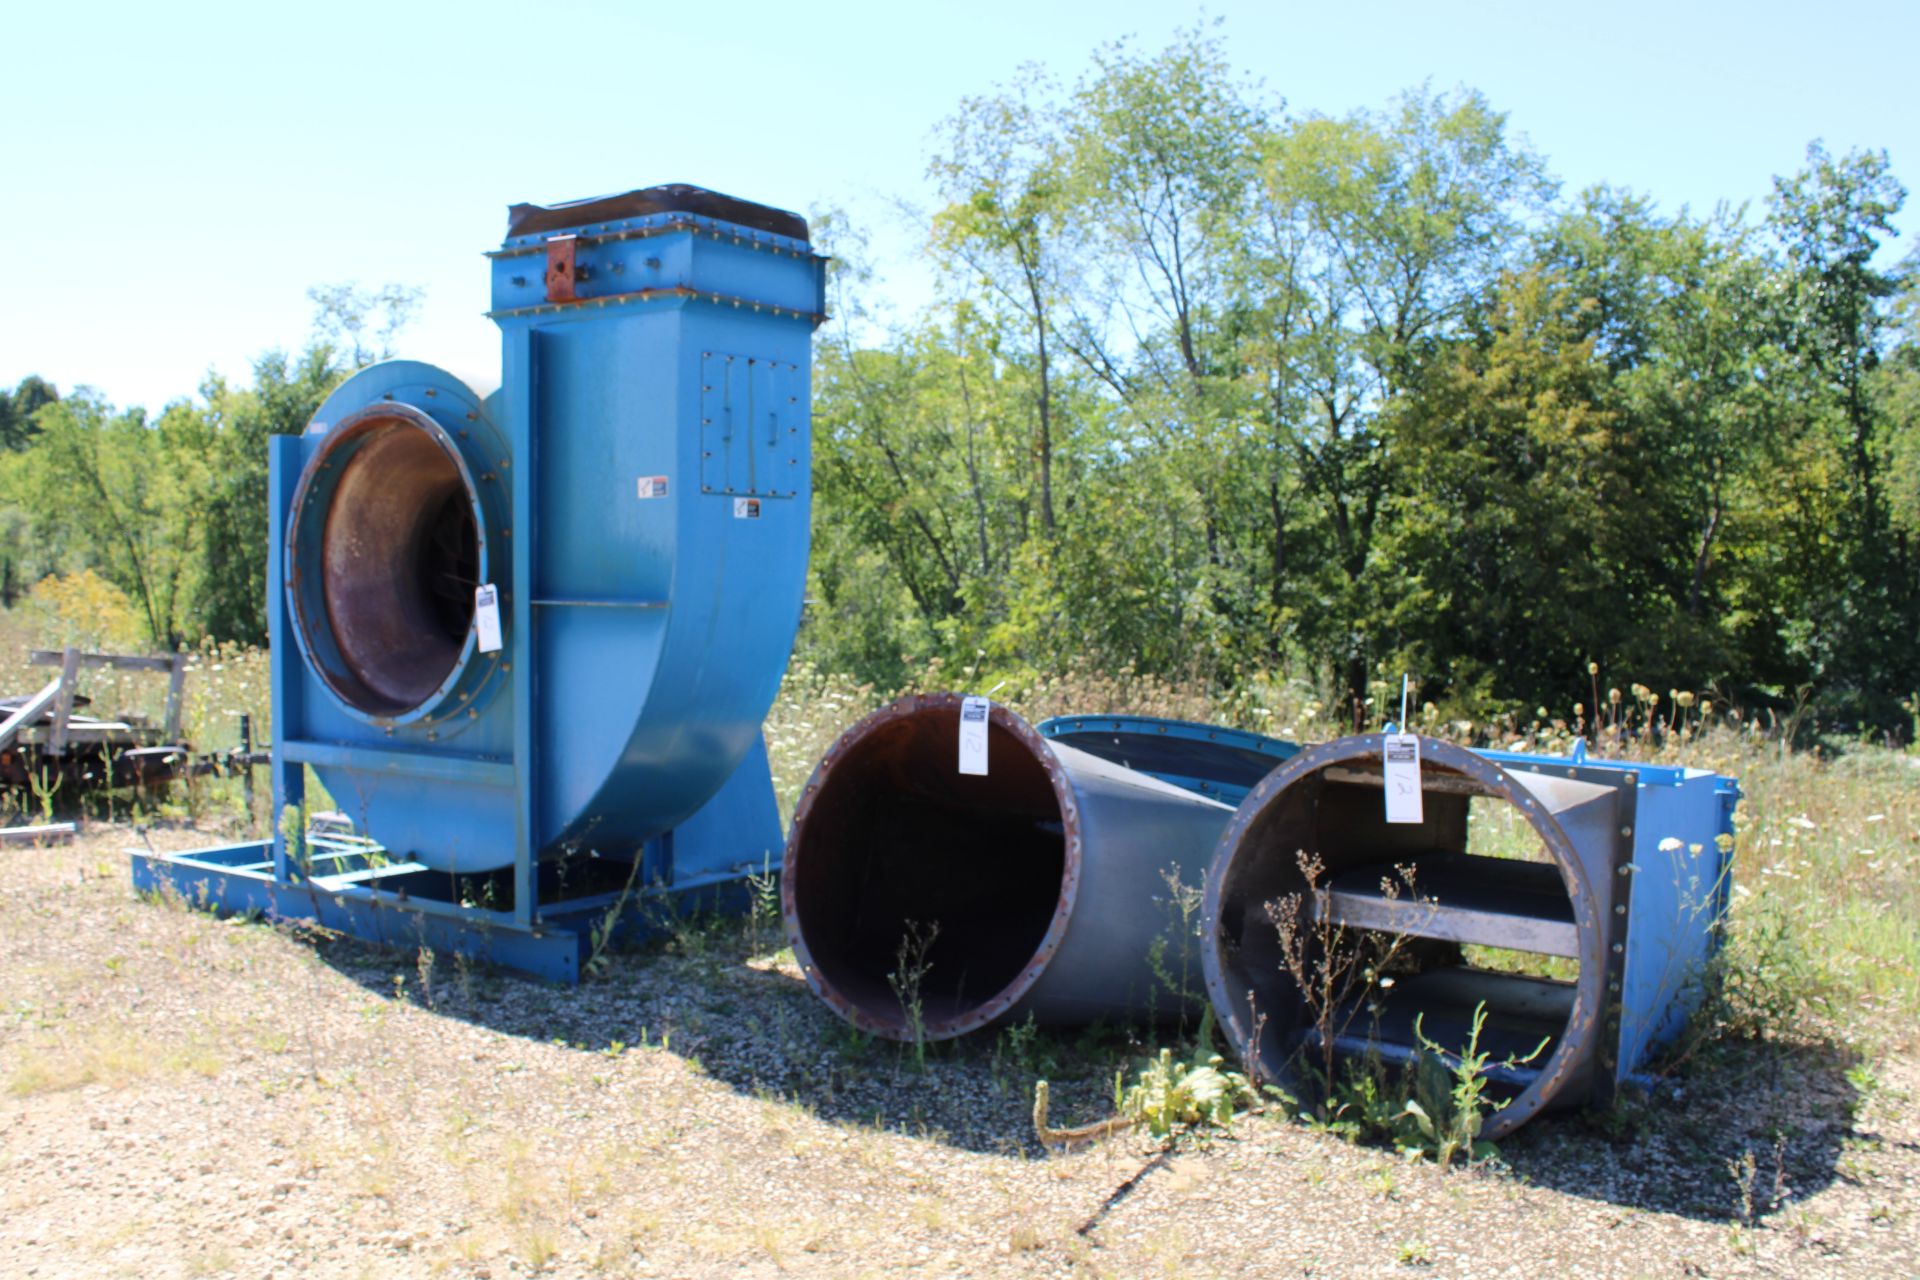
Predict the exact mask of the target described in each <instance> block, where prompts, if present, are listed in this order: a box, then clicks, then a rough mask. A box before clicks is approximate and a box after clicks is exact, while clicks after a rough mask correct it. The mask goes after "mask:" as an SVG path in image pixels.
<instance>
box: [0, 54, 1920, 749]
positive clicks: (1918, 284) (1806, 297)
mask: <svg viewBox="0 0 1920 1280" xmlns="http://www.w3.org/2000/svg"><path fill="white" fill-rule="evenodd" d="M1699 123H1700V125H1701V136H1702V145H1707V142H1706V138H1707V136H1708V133H1709V132H1710V131H1709V130H1708V129H1707V128H1706V127H1705V124H1706V122H1699ZM1677 127H1680V128H1686V127H1688V126H1687V125H1686V123H1685V122H1681V123H1680V124H1679V125H1678V126H1677ZM936 138H937V141H936V143H935V145H934V147H933V154H932V156H931V158H930V160H929V174H930V177H931V178H932V180H933V184H934V188H935V190H937V192H938V197H939V200H938V207H937V208H936V209H935V210H934V211H933V212H932V213H931V215H930V217H928V218H927V219H926V246H925V253H926V254H927V255H928V259H929V261H930V263H931V264H932V266H933V268H934V271H935V279H936V282H937V283H936V288H935V291H934V297H933V299H932V301H930V302H929V303H928V304H926V305H925V306H923V307H921V308H919V309H918V310H917V311H915V312H914V313H912V314H911V315H909V316H907V317H906V318H904V319H890V320H885V321H883V320H881V319H879V318H878V316H877V313H876V311H875V310H874V309H873V308H872V306H871V304H872V303H873V301H874V299H875V296H876V295H875V292H874V291H875V290H876V289H877V288H879V287H881V286H878V285H876V284H875V282H874V280H873V278H872V276H871V275H870V273H869V270H868V264H867V263H866V261H865V251H864V241H863V238H862V236H861V234H860V230H859V229H858V228H856V227H853V226H851V225H849V224H848V222H847V220H846V219H845V218H843V217H841V216H839V215H837V214H836V213H834V212H833V211H832V210H831V209H827V210H816V211H815V214H814V227H815V234H816V241H817V243H818V247H820V248H821V249H822V251H824V252H827V253H831V254H833V255H834V264H833V267H832V274H831V294H832V297H831V305H832V309H833V311H834V313H835V319H834V320H833V321H832V322H831V323H830V324H829V325H828V326H826V327H825V328H823V329H822V330H821V332H820V335H819V337H818V340H817V342H816V347H815V357H816V364H815V385H814V427H815V439H816V462H815V482H816V485H817V495H818V499H817V505H816V508H815V522H814V524H815V544H814V556H813V570H812V574H813V582H812V588H811V590H810V592H809V601H810V603H809V606H808V610H807V615H806V619H805V624H804V628H803V631H802V637H801V647H802V653H803V655H804V656H806V657H808V658H810V659H811V660H812V661H813V662H814V663H815V664H816V665H817V666H819V667H822V668H826V669H829V670H836V671H843V672H847V673H851V674H854V675H856V676H858V677H860V678H862V679H865V680H869V681H872V682H873V683H875V684H877V685H879V686H881V687H896V686H898V685H899V684H901V683H902V682H903V681H905V680H907V679H908V678H910V676H911V675H912V674H913V673H914V672H916V671H918V670H920V669H922V667H923V666H924V664H925V663H926V662H927V661H928V660H929V659H930V658H932V657H936V656H937V657H942V658H945V659H947V660H948V662H949V663H950V664H954V665H959V664H965V665H968V666H971V667H973V668H975V674H974V677H973V683H974V684H975V685H976V686H977V687H978V688H979V689H981V690H985V689H986V688H987V687H988V686H990V685H992V684H993V683H995V682H996V681H999V680H1005V679H1025V678H1031V677H1035V676H1039V675H1044V674H1046V673H1047V672H1049V671H1053V670H1056V669H1058V668H1059V667H1060V666H1061V665H1062V664H1064V663H1067V662H1069V661H1078V662H1089V663H1094V664H1102V665H1110V666H1115V667H1118V666H1128V665H1130V666H1131V667H1133V668H1134V669H1136V670H1138V671H1141V672H1146V673H1153V674H1158V675H1162V676H1167V677H1170V678H1174V679H1177V680H1194V681H1203V682H1208V683H1210V684H1212V685H1215V686H1232V685H1234V684H1235V683H1237V682H1241V681H1247V680H1251V679H1256V678H1257V679H1264V680H1271V679H1275V678H1287V679H1292V680H1295V681H1306V682H1310V683H1311V684H1312V685H1313V686H1314V687H1315V688H1316V689H1317V690H1319V691H1320V692H1321V695H1322V696H1323V697H1324V698H1325V699H1326V700H1327V703H1328V705H1330V706H1336V707H1350V706H1352V705H1354V703H1355V702H1356V701H1361V702H1363V701H1364V700H1365V699H1366V698H1368V697H1373V696H1375V695H1376V694H1378V693H1379V692H1380V690H1381V689H1382V686H1383V682H1390V683H1391V685H1392V687H1393V688H1394V689H1395V690H1396V691H1397V688H1398V683H1399V676H1400V674H1401V673H1402V672H1403V671H1405V672H1409V673H1411V674H1412V675H1413V676H1414V678H1415V679H1416V681H1418V682H1419V685H1420V690H1421V692H1420V696H1421V697H1422V698H1423V699H1424V700H1428V701H1432V702H1434V703H1436V704H1437V706H1438V707H1439V708H1440V709H1441V710H1442V711H1443V712H1444V713H1447V714H1461V715H1467V716H1484V715H1487V714H1490V713H1493V712H1497V711H1500V710H1503V709H1512V708H1515V707H1520V708H1524V709H1525V710H1526V712H1527V713H1528V714H1532V709H1533V708H1534V707H1535V706H1536V704H1537V705H1538V706H1540V707H1545V708H1549V709H1550V711H1551V714H1553V715H1555V716H1569V715H1572V714H1573V707H1574V704H1576V703H1583V704H1584V703H1590V702H1593V701H1595V700H1596V698H1604V697H1606V696H1607V695H1606V694H1605V693H1604V692H1603V690H1604V689H1605V688H1606V687H1607V686H1608V685H1609V683H1612V684H1626V683H1628V682H1629V681H1633V682H1639V683H1642V684H1643V685H1644V686H1646V687H1647V688H1648V689H1652V690H1669V689H1684V690H1689V691H1699V693H1700V696H1702V697H1707V696H1712V697H1715V698H1718V699H1719V700H1721V701H1722V702H1723V704H1724V703H1727V702H1732V703H1735V704H1739V705H1745V706H1750V707H1759V706H1763V705H1774V706H1785V705H1791V704H1794V703H1795V702H1796V701H1797V700H1798V699H1800V698H1801V697H1803V696H1811V697H1812V698H1813V699H1814V700H1815V705H1816V706H1817V707H1818V708H1819V709H1820V711H1821V713H1822V715H1823V716H1824V717H1825V718H1826V719H1827V720H1828V722H1829V723H1830V724H1834V725H1839V726H1845V727H1850V728H1853V729H1857V730H1863V731H1865V730H1874V731H1885V732H1892V733H1896V734H1900V735H1903V736H1911V732H1912V729H1913V724H1914V721H1913V718H1912V715H1911V712H1910V704H1911V700H1912V697H1913V694H1914V691H1915V690H1916V689H1920V642H1917V641H1916V636H1917V635H1920V562H1917V560H1916V555H1917V554H1920V548H1916V544H1915V539H1916V535H1917V534H1920V254H1916V253H1909V254H1907V255H1906V256H1905V257H1904V258H1903V259H1895V257H1894V256H1893V255H1892V253H1891V252H1890V251H1889V250H1888V249H1887V248H1886V246H1888V245H1889V243H1890V241H1891V240H1892V238H1893V235H1894V233H1893V229H1892V224H1891V219H1892V218H1893V216H1894V215H1895V214H1896V213H1897V212H1898V211H1899V209H1900V208H1901V205H1902V203H1903V201H1904V199H1905V196H1906V192H1905V189H1904V188H1903V187H1902V186H1901V185H1900V183H1899V182H1898V181H1897V180H1896V179H1895V177H1894V175H1893V173H1892V171H1891V169H1890V166H1889V162H1888V159H1887V156H1886V155H1885V154H1884V153H1879V152H1856V153H1852V154H1847V155H1832V154H1829V153H1828V152H1827V151H1826V150H1825V149H1824V148H1823V147H1822V146H1821V145H1820V144H1818V143H1817V142H1816V143H1814V144H1812V145H1810V146H1809V147H1808V149H1807V155H1806V162H1805V167H1804V168H1803V169H1802V170H1801V171H1800V172H1797V173H1794V174H1790V175H1786V176H1782V177H1779V178H1776V179H1775V180H1774V188H1773V194H1772V196H1771V197H1770V198H1769V199H1768V200H1767V201H1766V203H1765V205H1764V207H1763V208H1759V209H1747V208H1721V209H1716V210H1713V211H1711V212H1707V213H1704V214H1702V213H1688V212H1684V211H1683V212H1679V213H1670V212H1665V211H1663V210H1661V209H1660V207H1659V206H1658V205H1657V203H1656V202H1655V199H1654V197H1652V196H1646V195H1641V194H1638V193H1633V192H1629V191H1624V190H1620V189H1616V188H1610V187H1598V188H1593V189H1589V190H1585V191H1580V192H1572V193H1569V192H1564V191H1562V190H1560V189H1559V187H1558V185H1557V184H1556V182H1555V181H1554V180H1553V178H1552V176H1551V172H1550V169H1549V166H1548V164H1547V161H1546V159H1545V158H1544V157H1542V156H1540V155H1538V154H1536V153H1535V152H1534V151H1532V150H1531V149H1530V148H1529V147H1528V146H1527V145H1525V143H1524V141H1523V140H1522V139H1520V138H1519V136H1518V135H1517V134H1516V133H1515V132H1514V130H1513V129H1512V128H1511V127H1510V125H1509V122H1508V121H1507V119H1506V117H1505V116H1504V115H1503V114H1501V113H1500V112H1499V111H1497V110H1496V109H1495V108H1494V107H1493V106H1492V105H1490V104H1489V103H1488V102H1487V101H1485V100H1484V98H1483V97H1482V96H1480V95H1479V94H1476V93H1474V92H1471V91H1467V90H1459V91H1453V92H1435V91H1433V90H1432V89H1430V88H1427V87H1421V88H1416V89H1412V90H1409V91H1408V92H1406V93H1405V94H1403V95H1402V96H1401V97H1399V98H1398V99H1396V100H1394V101H1393V102H1391V103H1389V104H1387V105H1385V106H1383V107H1380V108H1378V109H1373V110H1363V111H1358V112H1355V113H1353V114H1350V115H1344V116H1337V117H1335V116H1324V115H1317V114H1312V113H1309V112H1302V111H1290V110H1288V109H1287V108H1285V107H1284V106H1283V105H1282V104H1281V103H1280V102H1278V101H1277V100H1276V99H1275V98H1274V97H1273V96H1272V95H1271V94H1270V93H1268V92H1267V91H1266V90H1264V89H1262V88H1261V87H1259V86H1258V85H1256V84H1254V83H1253V82H1251V81H1249V80H1247V79H1245V78H1244V77H1242V76H1241V75H1239V74H1238V73H1236V72H1235V71H1234V70H1233V69H1232V68H1231V67H1230V66H1229V64H1228V61H1227V58H1226V56H1225V53H1224V50H1223V48H1222V47H1221V46H1220V44H1219V43H1218V42H1217V41H1216V40H1215V39H1214V38H1212V37H1210V36H1209V35H1207V34H1206V33H1205V32H1201V31H1196V32H1194V33H1191V34H1189V35H1187V36H1183V37H1182V38H1180V39H1179V40H1177V41H1176V42H1174V43H1173V44H1172V45H1170V46H1169V47H1167V48H1165V49H1164V50H1160V51H1158V52H1141V51H1136V50H1133V49H1131V48H1129V47H1127V46H1124V45H1116V46H1108V47H1106V48H1104V49H1102V50H1101V51H1099V52H1098V53H1096V54H1095V55H1094V57H1093V59H1092V61H1091V63H1090V65H1089V67H1088V68H1087V69H1086V71H1085V72H1084V73H1083V74H1082V75H1081V76H1080V77H1079V78H1078V79H1077V80H1076V81H1074V82H1073V83H1071V84H1060V83H1056V82H1054V81H1053V80H1051V79H1050V78H1049V77H1048V75H1047V74H1046V73H1045V72H1044V70H1042V69H1040V68H1034V69H1033V70H1032V72H1031V74H1030V75H1028V76H1026V77H1023V78H1022V80H1021V82H1020V84H1019V85H1018V86H1017V87H1014V88H1011V89H1007V90H1003V91H1000V92H996V93H993V94H989V95H987V96H983V97H978V98H970V99H967V100H965V101H963V102H961V103H960V104H959V105H958V107H957V109H956V110H955V111H954V113H953V114H952V115H951V116H950V117H949V118H948V119H947V120H945V121H944V122H943V123H942V124H941V126H940V128H939V130H938V131H937V135H936ZM749 194H751V193H749ZM415 300H416V299H415V295H414V294H413V293H412V292H411V291H409V290H406V289H403V288H396V287H391V286H390V287H388V288H387V289H384V290H381V291H379V292H377V293H373V292H365V291H360V290H357V289H354V288H351V287H344V286H336V287H333V288H329V289H321V290H316V291H315V301H316V303H317V304H318V307H319V314H320V321H319V325H318V329H317V332H316V337H315V339H314V341H313V342H312V343H311V345H309V346H308V347H307V349H306V350H304V351H303V352H301V353H299V354H297V355H291V354H286V353H283V352H269V353H267V354H265V355H263V356H262V357H261V358H260V359H259V361H258V362H257V363H256V365H255V368H254V378H253V383H252V385H250V386H244V387H242V386H232V385H228V384H227V383H225V382H223V381H221V380H219V379H217V378H210V379H209V381H208V382H207V383H206V384H205V385H204V386H202V387H201V388H200V389H199V392H198V394H197V395H196V396H194V397H191V398H183V399H182V400H180V401H178V402H176V403H173V404H169V405H168V406H166V407H165V408H164V409H163V410H161V411H160V412H159V413H158V414H157V415H149V414H146V413H144V412H143V411H141V410H138V409H130V410H121V409H117V408H115V407H114V406H111V405H109V404H106V403H104V402H102V400H101V399H100V398H98V397H97V396H95V395H92V394H90V393H88V392H85V391H79V392H74V393H71V394H67V395H64V396H63V395H60V394H59V393H58V391H57V389H55V388H53V387H51V386H48V385H47V384H46V383H44V382H42V381H41V380H39V379H33V378H30V379H28V380H26V381H25V382H23V383H22V384H20V386H19V387H18V388H16V389H15V390H14V391H13V392H12V393H10V394H4V393H0V445H4V450H5V452H4V456H0V498H3V499H4V509H0V597H4V599H5V601H6V602H7V603H8V604H12V603H13V602H14V601H15V600H16V599H17V598H19V597H20V596H21V595H22V594H23V593H25V592H27V591H28V590H29V588H30V587H31V586H32V585H33V584H34V583H36V582H39V581H40V580H41V579H43V578H44V577H45V576H46V575H49V574H54V573H61V574H73V573H75V572H77V571H81V570H88V569H91V570H92V571H93V572H94V574H95V575H96V576H97V578H98V579H100V580H104V582H105V583H108V584H111V586H112V587H113V588H116V589H117V590H118V591H119V592H121V593H124V596H125V598H126V600H127V602H128V605H129V607H130V609H131V611H132V616H133V618H134V620H135V622H136V623H137V625H138V626H139V628H140V629H141V630H142V631H143V632H144V633H145V635H146V637H147V638H148V639H149V640H150V641H151V642H154V643H159V644H164V645H173V644H177V643H181V642H194V641H199V640H202V639H215V640H223V641H241V642H252V643H261V642H264V640H265V617H264V595H265V550H266V548H265V542H266V511H265V498H266V476H265V467H266V447H265V441H266V437H267V436H268V435H270V434H272V433H275V432H288V431H298V430H300V429H301V428H302V427H303V426H304V425H305V422H306V420H307V418H308V416H309V415H310V414H311V413H312V412H313V410H314V409H315V408H316V407H317V406H318V404H319V402H320V400H321V399H322V398H323V397H324V395H325V394H326V392H327V391H328V390H329V389H330V388H331V387H332V386H333V385H335V384H336V383H337V381H338V380H339V379H340V378H341V377H343V376H345V374H346V373H347V372H349V371H350V370H351V369H352V368H353V367H355V366H356V365H358V364H361V363H365V362H367V361H368V360H371V359H374V358H377V357H379V356H381V355H384V354H387V353H388V352H389V351H390V350H391V349H392V346H393V341H394V335H395V334H396V333H398V332H399V331H400V329H401V328H403V326H404V324H405V321H406V318H407V315H408V313H409V311H410V310H411V308H412V306H413V304H414V302H415ZM1594 665H1597V666H1598V668H1599V673H1598V674H1597V675H1596V674H1595V673H1594V672H1593V666H1594ZM1369 718H1370V719H1377V715H1370V716H1369Z"/></svg>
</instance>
